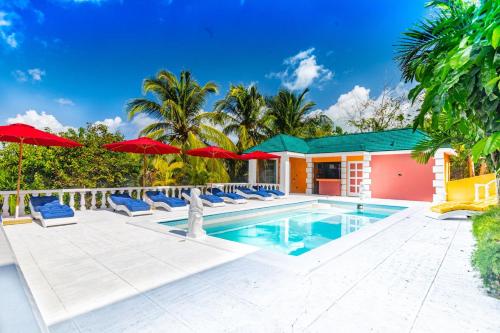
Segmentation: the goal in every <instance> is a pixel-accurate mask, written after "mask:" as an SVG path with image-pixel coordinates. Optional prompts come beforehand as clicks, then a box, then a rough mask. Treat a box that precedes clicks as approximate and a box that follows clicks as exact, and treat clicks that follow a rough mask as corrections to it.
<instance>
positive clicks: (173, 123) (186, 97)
mask: <svg viewBox="0 0 500 333" xmlns="http://www.w3.org/2000/svg"><path fill="white" fill-rule="evenodd" d="M142 87H143V93H144V95H148V94H149V95H150V96H146V97H142V98H136V99H133V100H131V101H130V102H129V103H128V104H127V112H128V116H129V118H130V119H132V118H134V117H135V116H136V115H139V114H143V115H146V116H148V117H150V118H153V119H154V120H155V122H153V123H152V124H150V125H148V126H146V127H145V128H143V129H142V131H141V134H142V135H148V136H150V137H153V138H155V139H157V140H160V141H163V142H169V143H171V144H173V145H175V146H179V147H182V149H183V150H187V149H192V148H199V147H203V146H205V145H217V146H219V147H222V148H224V149H228V150H232V151H235V150H236V147H235V145H234V143H233V142H232V141H231V140H230V139H229V138H228V137H227V136H226V135H225V134H224V133H223V132H221V131H220V130H218V129H216V128H214V127H213V126H211V125H210V124H209V123H208V120H209V114H208V113H205V112H203V109H202V107H203V105H204V103H205V101H206V98H207V96H208V95H209V94H213V93H216V92H217V85H216V84H215V83H213V82H208V83H206V84H204V85H200V84H199V83H198V82H197V81H196V80H194V79H193V77H192V75H191V73H190V72H188V71H182V72H181V74H180V76H179V77H176V76H175V74H173V73H171V72H169V71H165V70H162V71H160V72H159V73H158V74H157V75H156V76H155V77H151V78H147V79H145V80H144V82H143V85H142ZM148 97H150V98H148ZM197 159H199V158H196V159H193V158H190V157H188V156H183V158H182V161H183V162H184V163H186V164H187V165H189V163H190V162H193V161H198V160H197ZM193 163H194V162H193ZM210 163H211V164H212V165H215V167H213V168H214V170H217V172H216V173H215V172H214V173H213V175H214V178H213V179H212V181H227V179H228V175H227V172H226V171H225V168H224V167H223V164H222V163H223V162H222V161H216V162H210Z"/></svg>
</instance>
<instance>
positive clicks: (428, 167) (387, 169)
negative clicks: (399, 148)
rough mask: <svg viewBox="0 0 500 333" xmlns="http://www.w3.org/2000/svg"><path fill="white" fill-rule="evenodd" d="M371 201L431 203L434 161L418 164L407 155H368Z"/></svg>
mask: <svg viewBox="0 0 500 333" xmlns="http://www.w3.org/2000/svg"><path fill="white" fill-rule="evenodd" d="M370 166H371V168H372V169H371V175H370V176H371V180H372V183H371V191H372V198H382V199H401V200H416V201H432V195H433V194H434V187H433V186H432V181H433V179H434V173H433V172H432V167H433V166H434V160H433V159H431V160H430V161H429V163H427V164H418V163H417V162H416V161H415V160H414V159H412V158H411V156H410V154H394V155H372V157H371V163H370Z"/></svg>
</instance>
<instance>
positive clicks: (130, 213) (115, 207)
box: [107, 197, 153, 217]
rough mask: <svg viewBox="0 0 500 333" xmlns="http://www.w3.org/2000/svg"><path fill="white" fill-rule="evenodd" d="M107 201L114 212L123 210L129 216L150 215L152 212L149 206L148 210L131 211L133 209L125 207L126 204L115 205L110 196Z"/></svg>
mask: <svg viewBox="0 0 500 333" xmlns="http://www.w3.org/2000/svg"><path fill="white" fill-rule="evenodd" d="M107 201H108V204H109V207H111V208H112V209H113V211H115V212H125V213H126V214H127V215H128V216H130V217H134V216H140V215H151V214H153V211H152V210H151V208H149V210H139V211H136V212H133V211H131V210H129V209H128V208H127V206H125V205H117V204H115V203H114V202H113V200H111V197H108V199H107Z"/></svg>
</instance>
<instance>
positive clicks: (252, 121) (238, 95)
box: [212, 85, 270, 152]
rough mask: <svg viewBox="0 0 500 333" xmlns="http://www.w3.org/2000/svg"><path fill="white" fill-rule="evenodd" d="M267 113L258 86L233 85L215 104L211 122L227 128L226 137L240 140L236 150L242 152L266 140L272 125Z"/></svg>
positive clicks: (225, 130) (225, 129)
mask: <svg viewBox="0 0 500 333" xmlns="http://www.w3.org/2000/svg"><path fill="white" fill-rule="evenodd" d="M265 111H266V101H265V99H264V97H263V96H262V95H261V94H260V93H259V91H258V90H257V87H256V86H254V85H251V86H249V87H248V88H246V87H244V86H243V85H237V86H233V85H232V86H231V87H230V88H229V92H228V93H227V94H226V96H225V97H224V98H223V99H221V100H219V101H217V102H216V103H215V106H214V112H213V114H212V117H213V118H212V120H213V121H214V122H215V123H217V124H220V125H223V126H224V130H223V132H224V134H226V135H234V136H236V137H237V138H238V142H237V144H236V146H237V147H238V150H239V151H240V152H241V151H244V150H246V149H248V148H251V147H253V146H255V145H257V144H258V143H260V142H261V141H262V140H264V139H265V138H266V134H267V133H268V132H269V125H270V123H269V117H267V116H266V112H265Z"/></svg>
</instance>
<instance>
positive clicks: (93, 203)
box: [90, 190, 97, 210]
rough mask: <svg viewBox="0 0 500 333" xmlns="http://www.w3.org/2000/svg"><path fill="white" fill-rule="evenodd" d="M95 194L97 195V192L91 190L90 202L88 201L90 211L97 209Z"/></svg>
mask: <svg viewBox="0 0 500 333" xmlns="http://www.w3.org/2000/svg"><path fill="white" fill-rule="evenodd" d="M96 194H97V191H95V190H92V200H91V201H90V209H92V210H95V209H97V207H96V199H95V196H96Z"/></svg>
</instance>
